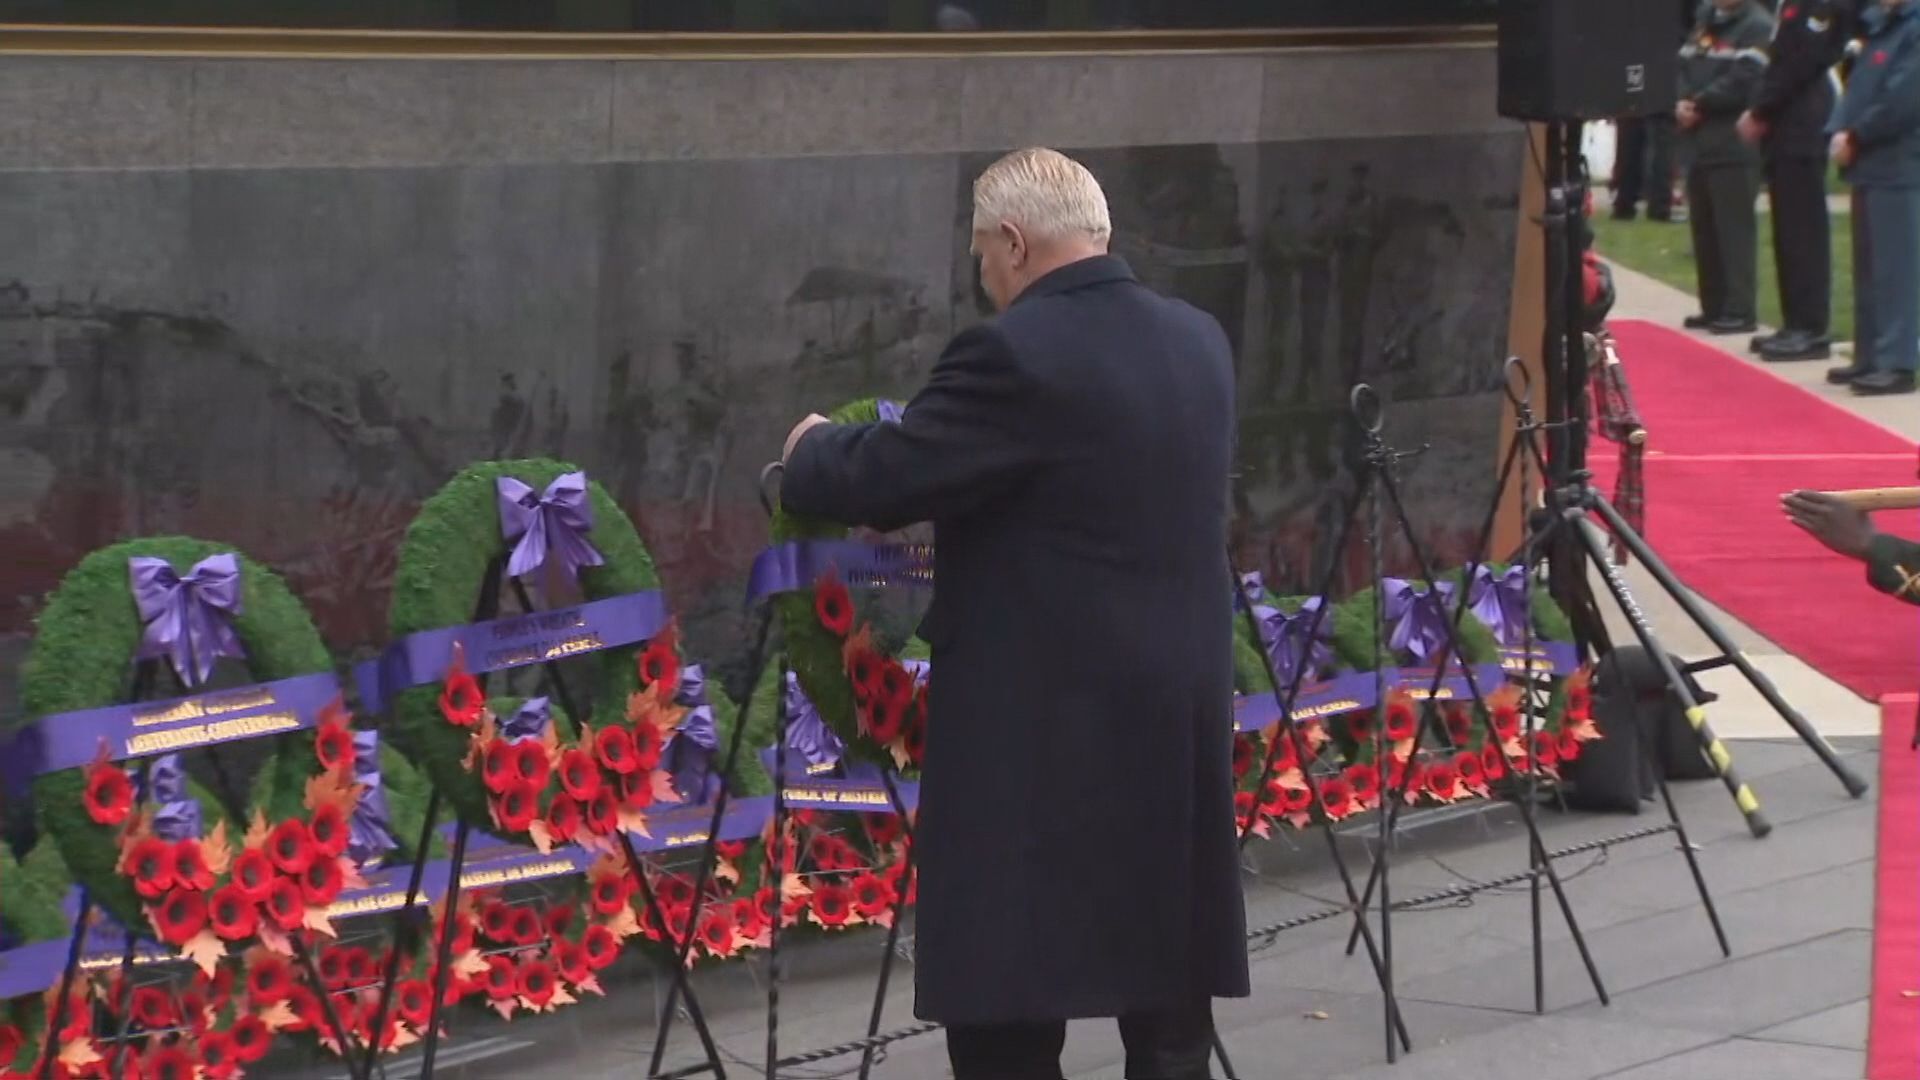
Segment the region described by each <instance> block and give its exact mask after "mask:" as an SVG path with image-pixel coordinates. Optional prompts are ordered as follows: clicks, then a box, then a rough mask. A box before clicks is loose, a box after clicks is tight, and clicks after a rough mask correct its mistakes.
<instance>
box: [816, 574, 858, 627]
mask: <svg viewBox="0 0 1920 1080" xmlns="http://www.w3.org/2000/svg"><path fill="white" fill-rule="evenodd" d="M813 614H814V615H815V617H817V618H818V619H819V620H820V625H821V626H823V627H825V628H826V631H827V633H829V634H832V635H833V636H834V637H841V638H843V637H846V636H847V635H848V634H850V633H852V632H853V596H852V595H851V594H850V593H848V592H847V587H846V585H845V584H844V583H843V582H841V581H840V579H839V578H836V577H830V576H825V575H823V576H822V577H821V578H820V580H818V581H816V582H814V583H813Z"/></svg>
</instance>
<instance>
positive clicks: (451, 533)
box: [390, 459, 678, 842]
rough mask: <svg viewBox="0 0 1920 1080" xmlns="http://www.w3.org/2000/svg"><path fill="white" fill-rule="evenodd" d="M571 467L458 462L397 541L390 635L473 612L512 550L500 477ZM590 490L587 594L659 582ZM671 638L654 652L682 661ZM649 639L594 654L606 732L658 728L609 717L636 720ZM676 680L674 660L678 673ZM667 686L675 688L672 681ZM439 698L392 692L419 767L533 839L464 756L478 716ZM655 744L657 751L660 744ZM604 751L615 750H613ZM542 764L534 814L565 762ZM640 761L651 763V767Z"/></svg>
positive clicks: (475, 813)
mask: <svg viewBox="0 0 1920 1080" xmlns="http://www.w3.org/2000/svg"><path fill="white" fill-rule="evenodd" d="M578 471H580V470H579V469H578V468H577V467H575V466H573V465H571V464H567V463H565V462H559V461H551V460H546V459H532V460H526V461H489V462H481V463H478V464H475V465H471V466H469V467H467V468H466V469H464V470H462V471H461V472H460V474H459V475H458V476H455V477H454V478H453V479H452V480H451V481H449V482H448V483H447V485H446V486H445V487H443V488H441V489H440V491H439V492H438V493H436V494H435V495H434V496H433V497H432V498H430V499H428V500H427V501H426V503H425V504H424V505H423V506H421V508H420V513H419V515H418V516H417V517H415V518H414V520H413V523H412V524H411V525H410V526H409V527H408V528H407V534H406V539H405V540H404V541H403V542H402V544H401V548H400V555H399V565H398V569H397V570H396V571H395V574H394V588H393V603H392V608H391V615H390V624H391V627H392V633H393V636H394V638H396V639H398V638H402V637H405V636H406V635H408V634H412V633H416V632H419V631H423V630H434V629H439V628H441V627H447V626H463V625H466V624H468V623H471V622H472V621H473V602H474V597H475V596H476V595H478V592H479V590H480V588H481V585H482V583H483V582H484V581H485V579H486V576H487V575H488V574H489V573H495V572H497V568H498V567H500V566H502V565H504V562H505V559H506V557H507V555H508V553H509V551H510V550H511V545H510V544H509V543H508V542H507V540H506V539H505V538H504V537H503V536H502V535H501V530H500V519H499V510H498V496H497V494H496V488H495V482H496V481H497V480H499V479H500V478H502V477H511V478H513V479H516V480H519V481H521V482H522V483H524V484H526V485H528V486H529V487H532V488H533V489H535V490H536V491H538V490H543V489H545V488H546V486H547V485H548V484H550V483H551V482H552V481H553V480H554V479H556V478H557V477H559V476H561V475H564V474H566V473H571V472H578ZM588 498H589V500H590V501H591V505H592V508H593V527H592V529H591V531H590V532H589V533H588V540H589V542H591V543H592V544H593V546H594V547H595V548H596V549H598V551H599V552H600V554H601V555H602V557H603V558H604V559H605V562H604V563H603V564H602V565H600V566H588V567H583V568H582V569H581V571H580V588H581V590H582V592H584V593H585V594H586V596H587V598H588V599H589V600H599V599H605V598H608V597H613V596H623V595H626V594H628V593H636V592H645V591H649V590H653V589H658V588H659V587H660V578H659V575H658V574H657V573H656V572H655V570H654V565H653V558H652V556H650V555H649V554H648V553H647V549H646V545H645V544H643V543H642V542H641V540H640V534H639V533H638V532H636V531H635V530H634V527H633V523H632V522H631V521H629V520H628V519H627V516H626V514H625V513H623V512H622V511H621V510H620V507H619V505H618V504H617V503H615V502H614V501H613V498H612V496H610V495H608V494H607V492H606V489H605V488H603V487H601V485H600V484H598V483H592V482H590V483H589V484H588ZM671 637H672V635H671V634H667V635H662V637H661V638H660V639H656V640H658V641H662V642H665V643H666V644H664V645H663V646H662V647H661V648H660V649H656V650H655V655H656V657H657V658H664V657H665V656H666V655H671V656H672V657H674V658H676V659H677V657H678V653H677V650H674V649H673V648H672V646H671V643H670V641H669V640H668V639H670V638H671ZM651 647H652V645H651V643H636V644H634V645H631V646H621V647H617V648H611V649H603V650H600V651H599V652H597V653H595V654H594V662H595V664H596V665H597V667H598V669H599V670H598V678H597V679H596V680H595V685H596V687H597V690H598V693H597V696H596V697H595V699H594V702H593V705H592V715H593V716H594V717H596V718H597V719H599V720H601V728H602V730H627V731H628V735H629V737H632V736H634V735H635V734H636V733H638V734H639V736H640V737H642V738H645V739H649V740H652V739H653V737H654V736H655V735H657V734H659V732H658V729H657V726H649V724H650V723H651V718H650V719H649V721H648V722H647V723H642V722H640V721H635V724H634V726H633V728H632V729H630V730H628V729H624V728H622V726H621V724H620V723H619V722H618V721H616V720H612V719H610V718H613V717H625V718H631V717H630V716H629V714H630V712H631V711H632V710H633V709H634V699H635V698H636V696H639V691H641V689H642V686H641V682H642V679H641V671H640V664H639V663H638V658H639V657H640V655H641V653H642V650H643V648H651ZM663 674H664V672H663ZM677 678H678V674H677V667H676V668H675V670H674V672H673V679H674V680H677ZM463 679H464V682H463V681H462V680H463ZM456 684H458V685H459V687H460V689H461V692H462V693H466V694H471V693H473V692H476V691H477V686H475V685H473V684H472V680H471V678H470V677H467V676H466V675H465V672H464V670H463V669H459V670H455V671H453V672H450V673H449V675H448V678H447V684H446V685H447V686H448V687H449V688H452V687H454V686H455V685H456ZM666 689H667V692H668V694H669V695H670V694H671V689H672V688H671V687H667V688H666ZM442 697H443V688H442V686H439V685H427V686H417V687H413V688H411V689H408V690H405V691H403V692H401V693H400V694H399V695H397V696H396V698H395V700H394V703H393V727H394V733H395V741H396V743H397V745H398V748H399V749H400V751H401V752H402V753H403V754H405V755H406V756H407V757H408V758H409V759H410V760H412V761H413V762H414V763H416V764H418V765H419V766H420V767H421V769H422V770H423V771H425V773H426V774H427V776H428V778H429V779H430V780H432V782H433V784H434V786H435V787H436V788H438V789H439V791H440V793H441V795H442V796H443V797H444V798H445V799H446V800H447V802H448V804H449V805H450V806H451V807H452V808H453V810H454V813H455V814H456V815H458V816H459V818H460V819H461V820H462V821H465V822H467V823H468V824H469V825H475V826H479V827H481V828H485V829H489V830H492V831H495V833H496V835H499V836H500V837H501V838H502V839H507V840H519V841H522V842H534V837H533V836H532V835H531V834H530V833H529V831H528V830H527V829H525V828H521V829H504V831H501V830H502V829H503V828H504V826H502V825H501V823H500V822H499V821H498V820H496V819H497V816H498V814H497V809H498V808H497V805H496V804H497V802H498V800H497V799H495V798H490V796H492V795H494V794H495V793H493V792H490V791H489V790H488V788H487V785H486V783H485V781H484V778H483V777H484V771H483V769H473V768H469V767H468V764H467V762H468V758H469V754H470V752H471V751H472V750H473V749H474V745H473V744H474V731H473V724H472V722H471V721H468V722H467V723H458V722H450V717H449V714H448V713H447V712H446V711H445V710H444V709H443V708H442ZM662 704H664V703H662ZM652 715H653V716H655V717H657V715H658V714H652ZM553 717H554V719H553V727H554V730H555V735H556V738H557V739H558V740H559V741H561V742H568V743H571V742H573V741H574V740H575V739H577V738H578V736H579V728H578V726H577V725H576V724H575V723H574V722H573V721H572V720H571V719H567V718H564V717H563V716H562V715H561V713H560V711H559V710H558V709H555V710H554V712H553ZM616 741H617V740H616ZM482 749H483V750H484V748H482ZM621 749H625V750H633V749H635V747H633V746H626V747H624V748H621ZM639 749H640V750H641V753H642V757H643V759H644V758H645V757H647V756H649V752H648V751H647V750H646V748H644V747H643V748H639ZM654 749H656V750H657V743H655V746H654ZM609 752H610V753H613V752H618V749H615V750H610V751H609ZM622 760H623V762H624V759H622ZM547 764H548V769H547V773H548V776H547V778H546V779H547V780H548V781H549V782H547V783H546V784H544V785H543V786H542V787H541V791H542V792H543V793H545V794H544V795H543V797H542V798H541V800H540V803H539V806H538V809H537V814H536V817H537V818H539V819H541V820H544V819H545V815H546V814H547V812H548V811H549V810H550V809H551V803H552V796H551V793H552V792H553V791H555V790H557V787H558V785H557V779H558V777H557V776H556V775H555V774H557V773H559V772H560V769H559V767H558V766H559V765H560V764H561V763H560V762H559V761H557V760H555V761H550V762H548V763H547ZM647 771H648V772H649V773H651V772H652V771H653V770H652V767H651V766H649V767H648V770H647ZM620 775H622V776H630V775H632V772H631V770H627V771H624V772H621V774H620ZM522 794H524V792H523V793H522ZM634 798H635V800H636V801H638V800H639V799H640V798H641V796H640V795H639V794H638V793H636V794H635V795H634ZM521 816H522V815H520V814H519V813H518V808H517V807H516V808H515V812H514V813H513V814H512V815H511V820H514V821H518V820H520V818H521Z"/></svg>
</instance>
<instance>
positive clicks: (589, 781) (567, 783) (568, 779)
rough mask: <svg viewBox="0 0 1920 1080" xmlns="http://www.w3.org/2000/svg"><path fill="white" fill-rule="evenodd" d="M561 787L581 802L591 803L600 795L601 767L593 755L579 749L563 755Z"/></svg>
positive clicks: (574, 748)
mask: <svg viewBox="0 0 1920 1080" xmlns="http://www.w3.org/2000/svg"><path fill="white" fill-rule="evenodd" d="M560 786H561V787H563V788H566V789H567V794H569V795H571V796H573V797H574V798H576V799H578V800H580V801H581V802H591V801H592V800H593V797H594V796H595V795H598V794H599V793H600V766H599V765H598V764H597V763H596V762H595V761H594V760H593V755H592V754H589V753H587V752H586V751H585V750H582V749H580V748H578V747H569V748H568V749H567V751H566V752H565V753H563V754H561V755H560Z"/></svg>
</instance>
